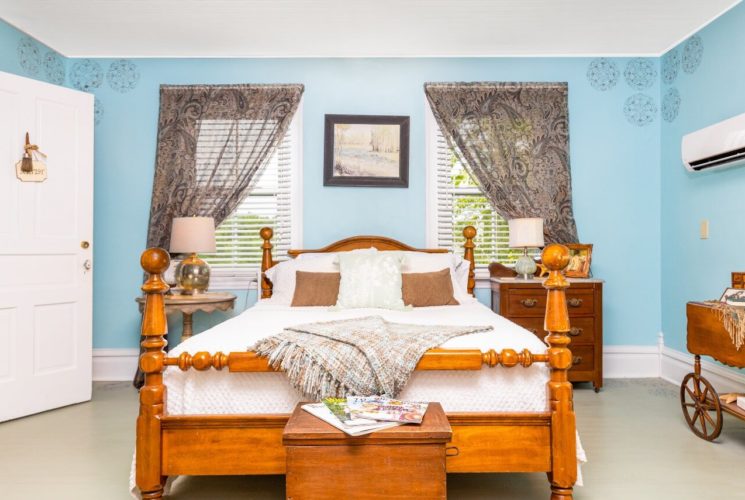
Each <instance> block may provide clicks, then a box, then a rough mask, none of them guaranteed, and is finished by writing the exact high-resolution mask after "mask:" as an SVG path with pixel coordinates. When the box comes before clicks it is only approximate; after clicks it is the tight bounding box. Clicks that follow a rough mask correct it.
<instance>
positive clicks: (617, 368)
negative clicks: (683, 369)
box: [570, 345, 660, 378]
mask: <svg viewBox="0 0 745 500" xmlns="http://www.w3.org/2000/svg"><path fill="white" fill-rule="evenodd" d="M570 347H571V345H570ZM659 376H660V349H659V347H657V346H651V345H649V346H648V345H608V346H605V347H603V377H604V378H657V377H659Z"/></svg>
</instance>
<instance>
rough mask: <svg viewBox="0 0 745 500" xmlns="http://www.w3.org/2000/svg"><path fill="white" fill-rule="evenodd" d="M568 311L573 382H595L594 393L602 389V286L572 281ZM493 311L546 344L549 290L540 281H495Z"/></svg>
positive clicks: (597, 283)
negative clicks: (547, 291) (545, 316)
mask: <svg viewBox="0 0 745 500" xmlns="http://www.w3.org/2000/svg"><path fill="white" fill-rule="evenodd" d="M569 282H570V284H571V286H570V287H569V288H567V292H566V295H567V308H568V310H569V323H570V325H571V331H570V332H569V336H570V337H571V339H572V343H571V344H570V346H569V348H570V349H571V350H572V358H573V366H572V369H571V370H570V371H569V380H571V381H572V382H592V385H593V387H594V388H595V392H598V391H599V390H600V388H601V387H603V282H602V281H601V280H596V279H569ZM491 290H492V299H491V304H492V310H493V311H494V312H495V313H497V314H500V315H502V316H504V317H505V318H507V319H509V320H510V321H513V322H515V323H517V324H518V325H520V326H522V327H524V328H526V329H527V330H530V331H531V332H533V333H534V334H535V335H536V336H538V337H539V338H540V339H541V340H543V339H544V338H545V337H546V335H547V332H546V331H545V330H544V329H543V320H544V315H545V314H546V290H545V289H544V288H543V281H542V280H540V279H534V280H522V279H509V278H492V279H491Z"/></svg>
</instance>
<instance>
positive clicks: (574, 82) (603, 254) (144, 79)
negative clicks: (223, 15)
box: [0, 23, 661, 348]
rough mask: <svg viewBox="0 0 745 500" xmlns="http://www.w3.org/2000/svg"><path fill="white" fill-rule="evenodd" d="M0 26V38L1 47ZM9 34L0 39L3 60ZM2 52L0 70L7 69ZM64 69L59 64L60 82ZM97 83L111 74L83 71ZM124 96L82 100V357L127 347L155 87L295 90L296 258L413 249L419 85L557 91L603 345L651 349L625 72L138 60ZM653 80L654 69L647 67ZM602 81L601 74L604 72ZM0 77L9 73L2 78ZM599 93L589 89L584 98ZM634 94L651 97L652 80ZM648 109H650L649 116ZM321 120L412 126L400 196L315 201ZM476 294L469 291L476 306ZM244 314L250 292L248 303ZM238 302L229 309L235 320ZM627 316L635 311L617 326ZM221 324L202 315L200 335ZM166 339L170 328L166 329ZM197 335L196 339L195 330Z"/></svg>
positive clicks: (653, 236) (514, 61)
mask: <svg viewBox="0 0 745 500" xmlns="http://www.w3.org/2000/svg"><path fill="white" fill-rule="evenodd" d="M3 29H4V28H3V27H2V25H1V23H0V36H5V34H4V32H3ZM19 36H20V34H18V33H15V34H14V35H9V36H8V39H9V42H10V43H12V44H13V46H15V45H16V44H17V40H16V41H13V40H12V39H13V38H16V39H17V38H18V37H19ZM3 41H4V40H3ZM12 52H13V51H12V50H11V51H6V50H5V48H4V47H3V48H1V49H0V68H3V67H4V66H2V64H6V63H7V64H12V62H11V63H8V61H7V60H8V59H9V58H10V59H13V58H14V57H15V54H14V53H12ZM77 62H80V61H76V60H70V61H68V63H67V64H68V69H69V70H70V71H72V69H73V68H74V67H75V63H77ZM95 62H96V63H97V64H98V65H99V67H100V69H101V71H102V72H103V73H105V72H106V71H107V68H108V67H109V65H110V64H111V63H112V61H111V60H96V61H95ZM132 62H133V63H134V64H135V65H136V67H137V71H138V73H139V79H138V81H137V84H136V86H135V87H134V89H132V90H131V91H128V92H126V93H121V92H118V91H116V90H114V89H112V88H111V86H110V85H108V84H107V82H106V81H104V83H103V84H102V85H101V86H100V87H98V88H94V89H93V92H94V93H95V95H96V97H97V100H98V109H99V112H101V114H100V116H99V124H98V125H97V126H96V167H95V168H96V170H95V197H96V199H95V229H94V257H95V278H94V345H95V347H98V348H114V347H134V346H136V344H137V335H136V332H137V329H138V326H139V319H138V314H137V311H136V308H135V305H134V302H133V298H134V297H135V295H136V294H137V293H138V289H139V285H140V279H141V273H140V270H139V264H138V259H139V254H140V252H141V251H142V249H143V248H144V245H145V233H146V228H147V219H148V212H149V206H150V194H151V192H150V190H151V185H152V178H153V167H154V158H155V138H156V129H157V117H158V87H159V85H160V84H164V83H168V84H177V83H181V84H191V83H237V82H253V83H265V82H266V83H269V82H284V83H287V82H298V83H303V84H305V87H306V91H305V96H304V123H303V135H304V143H303V160H304V174H303V175H304V181H303V182H304V188H303V190H304V192H303V205H304V210H303V234H304V246H307V247H314V246H319V245H323V244H326V243H328V242H331V241H333V240H336V239H339V238H342V237H346V236H349V235H352V234H364V233H367V234H382V235H387V236H391V237H394V238H397V239H401V240H403V241H405V242H407V243H410V244H413V245H419V246H421V245H423V244H424V243H425V151H424V143H425V141H424V110H425V108H424V106H425V101H424V95H423V91H422V85H423V83H424V82H427V81H479V80H493V81H566V82H568V83H569V111H570V137H571V162H572V183H573V190H574V209H575V214H576V218H577V225H578V228H579V236H580V239H581V241H583V242H588V243H594V245H595V252H594V256H593V266H592V267H593V271H594V274H595V276H596V277H599V278H602V279H604V280H606V285H605V286H606V288H605V291H606V293H605V309H604V312H605V332H606V338H605V341H606V342H605V343H606V344H648V345H651V344H654V343H655V340H656V335H657V333H658V332H659V331H660V316H661V313H660V260H659V255H660V238H659V234H660V217H659V214H660V154H659V151H660V117H659V113H657V114H655V115H654V116H653V121H652V123H650V124H647V125H645V126H637V125H635V124H632V123H630V122H629V121H628V120H627V118H626V117H625V116H624V103H625V101H626V100H627V98H629V97H630V96H631V95H632V94H635V93H636V92H637V91H636V90H633V89H632V88H631V87H630V86H629V85H628V84H627V83H626V82H625V81H624V77H623V72H624V68H625V66H626V64H627V62H628V60H627V59H613V60H610V61H609V63H610V66H611V68H615V70H616V71H615V73H613V72H612V73H613V74H611V77H610V80H611V82H612V83H613V85H611V86H610V87H611V88H609V89H608V90H605V91H600V90H597V89H596V88H594V87H593V85H591V83H590V81H589V79H588V68H589V67H590V64H591V63H592V62H593V60H591V59H586V58H550V59H544V58H503V59H489V58H463V59H459V58H452V59H277V60H275V59H253V60H250V59H243V60H241V59H212V60H203V59H142V60H133V61H132ZM651 62H652V65H653V68H654V71H655V72H657V71H659V66H658V61H657V60H656V59H655V60H651ZM605 67H606V68H607V65H606V66H605ZM11 71H12V70H11ZM596 86H597V85H596ZM644 92H645V93H646V94H649V95H651V96H654V97H655V98H657V96H658V95H659V94H660V86H659V78H655V80H654V83H652V85H651V87H650V88H648V89H647V90H645V91H644ZM658 105H659V104H658V103H657V106H658ZM326 113H349V114H358V113H359V114H398V115H409V116H410V117H411V157H410V187H409V188H408V189H369V188H368V189H365V188H324V187H323V182H322V162H323V117H324V114H326ZM485 292H486V291H485V290H482V291H479V293H478V295H479V298H480V299H481V300H482V301H485V302H488V294H487V293H485ZM253 300H255V294H254V293H253V292H252V293H251V295H250V296H249V300H248V303H249V304H250V303H252V302H253ZM243 303H244V302H243V298H241V299H240V300H239V309H242V306H243ZM629 311H633V313H632V314H629ZM221 319H222V317H220V316H218V315H213V317H211V318H209V319H208V320H207V321H210V322H215V321H219V320H221ZM173 326H176V322H174V324H173ZM198 326H199V325H198Z"/></svg>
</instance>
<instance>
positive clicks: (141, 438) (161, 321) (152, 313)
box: [136, 248, 170, 500]
mask: <svg viewBox="0 0 745 500" xmlns="http://www.w3.org/2000/svg"><path fill="white" fill-rule="evenodd" d="M140 264H142V268H143V269H144V270H145V272H146V273H148V278H147V281H146V282H145V284H144V285H142V291H143V292H145V308H144V313H143V316H142V336H143V337H144V340H143V341H142V348H143V351H144V352H143V353H142V355H141V356H140V369H141V370H142V371H143V372H144V373H145V385H143V386H142V388H141V389H140V414H139V416H138V417H137V451H136V454H137V458H136V461H137V466H136V467H137V469H136V482H137V487H138V488H139V489H140V492H141V494H142V498H143V500H158V499H160V498H162V497H163V486H164V485H165V477H163V476H162V474H161V430H160V418H161V416H162V415H163V410H164V407H165V403H166V387H165V386H164V385H163V369H164V364H163V359H164V357H165V352H164V351H163V348H164V347H165V346H166V340H165V337H164V335H165V334H166V333H168V323H167V322H166V311H165V305H164V301H163V294H164V293H166V292H167V291H168V285H167V284H166V283H165V281H163V277H162V274H163V273H164V272H165V270H166V269H168V265H169V264H170V258H169V257H168V252H166V251H165V250H163V249H162V248H149V249H147V250H145V251H144V252H143V253H142V257H141V259H140Z"/></svg>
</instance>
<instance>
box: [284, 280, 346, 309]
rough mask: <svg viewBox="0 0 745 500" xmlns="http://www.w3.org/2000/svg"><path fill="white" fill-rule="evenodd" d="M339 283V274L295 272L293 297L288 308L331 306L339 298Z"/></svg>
mask: <svg viewBox="0 0 745 500" xmlns="http://www.w3.org/2000/svg"><path fill="white" fill-rule="evenodd" d="M340 281H341V274H340V273H311V272H307V271H295V295H293V296H292V304H290V306H291V307H303V306H333V305H335V304H336V299H337V298H338V297H339V283H340Z"/></svg>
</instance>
